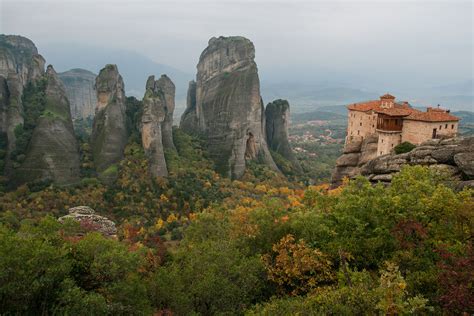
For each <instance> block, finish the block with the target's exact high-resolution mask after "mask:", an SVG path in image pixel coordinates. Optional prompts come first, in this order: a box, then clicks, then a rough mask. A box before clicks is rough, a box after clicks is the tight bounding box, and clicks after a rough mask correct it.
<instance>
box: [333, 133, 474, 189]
mask: <svg viewBox="0 0 474 316" xmlns="http://www.w3.org/2000/svg"><path fill="white" fill-rule="evenodd" d="M341 157H344V155H343V156H341ZM348 160H350V159H348ZM338 161H339V159H338ZM345 164H346V165H347V168H346V169H347V170H354V169H351V168H354V167H351V166H349V165H350V164H348V163H345ZM404 165H423V166H429V167H430V168H432V169H435V170H438V171H442V172H444V173H447V174H449V175H451V176H454V177H455V178H457V179H458V180H459V181H460V184H459V186H460V187H463V186H470V187H474V137H468V138H449V139H431V140H428V141H426V142H424V143H422V144H421V145H420V146H418V147H416V148H415V149H413V150H412V151H410V152H408V153H404V154H399V155H396V154H389V155H384V156H380V157H377V158H375V159H369V160H367V161H365V162H362V163H361V159H359V160H358V164H357V165H356V168H357V172H347V176H348V177H349V178H352V177H354V176H356V175H359V174H361V175H363V176H365V177H367V178H368V179H369V180H370V181H371V182H374V183H375V182H383V183H389V182H390V181H391V180H392V177H393V175H394V174H396V173H397V172H399V171H400V170H401V168H402V167H403V166H404ZM337 170H338V169H337V167H336V171H337ZM336 179H337V178H336ZM334 180H335V178H334V177H333V185H335V184H337V183H336V182H335V181H334ZM336 186H337V185H336Z"/></svg>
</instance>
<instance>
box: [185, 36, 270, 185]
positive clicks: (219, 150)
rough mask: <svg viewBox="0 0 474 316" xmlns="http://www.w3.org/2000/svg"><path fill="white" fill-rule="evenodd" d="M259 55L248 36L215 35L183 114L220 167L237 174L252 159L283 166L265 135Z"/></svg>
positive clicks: (186, 122) (200, 62)
mask: <svg viewBox="0 0 474 316" xmlns="http://www.w3.org/2000/svg"><path fill="white" fill-rule="evenodd" d="M254 58H255V48H254V45H253V44H252V42H251V41H249V40H248V39H246V38H244V37H219V38H211V39H210V40H209V45H208V47H207V48H206V49H205V50H204V51H203V52H202V54H201V57H200V59H199V63H198V65H197V69H198V72H197V77H196V91H195V94H193V92H194V86H193V84H191V85H190V87H191V89H190V95H189V97H188V99H189V100H190V101H189V103H188V108H187V110H186V112H185V113H184V114H183V117H182V120H181V121H182V122H183V123H184V124H183V125H182V128H183V129H184V130H185V131H187V132H188V133H196V132H198V133H199V134H202V135H203V136H204V137H205V138H206V140H207V144H208V150H209V153H210V156H211V158H212V159H213V160H214V162H215V165H216V169H217V171H218V172H220V173H221V174H224V175H226V176H229V177H233V178H239V177H241V176H242V175H243V173H244V171H245V168H246V161H248V160H257V161H259V162H261V163H264V164H267V165H268V166H270V167H271V168H273V169H275V170H278V168H277V167H276V165H275V163H274V162H273V159H272V157H271V155H270V152H269V150H268V147H267V143H266V139H265V114H264V108H263V104H262V99H261V96H260V82H259V78H258V72H257V65H256V64H255V61H254ZM194 100H195V105H194V102H193V101H194Z"/></svg>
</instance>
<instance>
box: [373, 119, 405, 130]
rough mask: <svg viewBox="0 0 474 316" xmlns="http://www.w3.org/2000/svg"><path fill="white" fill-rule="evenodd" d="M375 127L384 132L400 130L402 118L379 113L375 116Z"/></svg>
mask: <svg viewBox="0 0 474 316" xmlns="http://www.w3.org/2000/svg"><path fill="white" fill-rule="evenodd" d="M377 129H378V130H381V131H384V132H401V131H402V129H403V119H402V118H400V117H391V116H388V115H379V116H378V118H377Z"/></svg>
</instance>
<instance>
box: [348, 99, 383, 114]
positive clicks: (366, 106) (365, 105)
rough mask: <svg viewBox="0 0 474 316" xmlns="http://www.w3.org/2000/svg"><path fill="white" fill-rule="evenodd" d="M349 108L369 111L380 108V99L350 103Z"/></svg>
mask: <svg viewBox="0 0 474 316" xmlns="http://www.w3.org/2000/svg"><path fill="white" fill-rule="evenodd" d="M347 108H348V109H349V110H353V111H360V112H367V111H371V110H375V109H378V108H380V100H374V101H367V102H361V103H354V104H350V105H349V106H348V107H347Z"/></svg>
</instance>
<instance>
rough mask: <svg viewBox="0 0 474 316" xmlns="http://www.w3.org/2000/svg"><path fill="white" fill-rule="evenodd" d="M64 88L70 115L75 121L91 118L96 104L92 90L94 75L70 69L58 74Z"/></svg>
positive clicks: (82, 70)
mask: <svg viewBox="0 0 474 316" xmlns="http://www.w3.org/2000/svg"><path fill="white" fill-rule="evenodd" d="M58 76H59V78H60V79H61V81H62V82H63V83H64V86H65V88H66V94H67V97H68V99H69V102H70V104H71V115H72V118H73V119H74V120H75V119H87V118H93V117H94V113H95V108H96V104H97V95H96V91H95V90H94V84H95V78H96V77H97V75H96V74H94V73H92V72H90V71H88V70H84V69H71V70H68V71H65V72H62V73H59V74H58Z"/></svg>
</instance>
